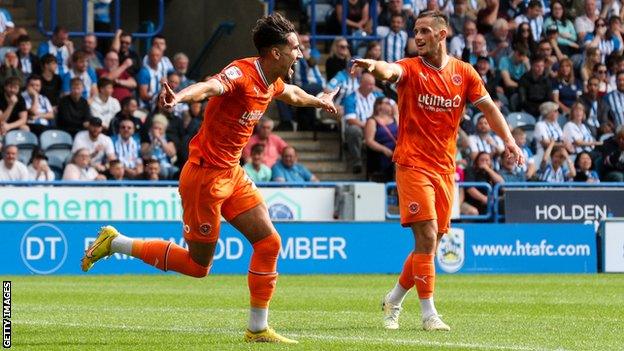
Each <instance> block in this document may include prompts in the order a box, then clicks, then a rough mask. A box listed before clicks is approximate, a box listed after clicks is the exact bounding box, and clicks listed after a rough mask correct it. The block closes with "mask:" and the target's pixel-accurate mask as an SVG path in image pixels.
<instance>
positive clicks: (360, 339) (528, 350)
mask: <svg viewBox="0 0 624 351" xmlns="http://www.w3.org/2000/svg"><path fill="white" fill-rule="evenodd" d="M13 323H15V324H17V325H19V324H23V325H39V326H42V325H43V326H58V327H72V328H85V329H93V328H100V329H107V330H110V329H118V330H130V331H153V332H179V333H192V334H221V335H229V336H240V335H242V332H241V331H238V330H237V331H235V330H231V329H225V328H202V327H154V326H143V325H124V324H119V325H115V324H110V325H109V324H87V323H66V322H61V323H58V322H52V321H38V320H21V319H16V320H14V321H13ZM287 335H288V336H289V337H294V338H303V339H314V340H325V341H342V342H355V343H373V344H386V345H387V344H401V345H412V346H438V347H450V348H457V349H465V348H472V349H480V350H506V351H565V350H564V349H562V348H558V349H545V348H533V347H525V346H500V345H488V344H479V343H455V342H439V341H426V340H413V339H396V338H378V337H365V336H338V335H317V334H309V333H301V334H296V333H288V334H287Z"/></svg>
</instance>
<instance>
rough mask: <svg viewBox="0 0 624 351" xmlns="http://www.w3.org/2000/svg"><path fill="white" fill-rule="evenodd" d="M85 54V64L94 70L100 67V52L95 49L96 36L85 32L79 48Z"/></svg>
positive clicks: (101, 58)
mask: <svg viewBox="0 0 624 351" xmlns="http://www.w3.org/2000/svg"><path fill="white" fill-rule="evenodd" d="M80 49H81V50H82V51H84V53H85V54H86V56H87V65H89V67H90V68H91V69H92V70H94V71H97V70H98V69H100V68H102V60H103V57H102V54H100V52H99V51H97V37H96V36H95V35H93V34H87V35H85V36H84V37H82V47H81V48H80Z"/></svg>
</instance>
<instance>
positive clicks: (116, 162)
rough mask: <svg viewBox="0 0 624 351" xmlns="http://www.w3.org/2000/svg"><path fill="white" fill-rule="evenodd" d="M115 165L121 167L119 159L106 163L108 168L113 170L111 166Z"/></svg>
mask: <svg viewBox="0 0 624 351" xmlns="http://www.w3.org/2000/svg"><path fill="white" fill-rule="evenodd" d="M117 165H122V166H123V164H122V163H121V161H120V160H119V159H114V160H110V161H109V162H108V168H113V166H117Z"/></svg>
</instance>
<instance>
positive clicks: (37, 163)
mask: <svg viewBox="0 0 624 351" xmlns="http://www.w3.org/2000/svg"><path fill="white" fill-rule="evenodd" d="M28 174H29V179H31V180H36V181H44V182H49V181H52V180H54V178H55V176H54V172H53V171H52V170H51V169H50V166H48V157H47V156H46V155H45V153H44V152H43V151H41V150H37V151H35V152H33V154H32V156H31V158H30V163H29V164H28Z"/></svg>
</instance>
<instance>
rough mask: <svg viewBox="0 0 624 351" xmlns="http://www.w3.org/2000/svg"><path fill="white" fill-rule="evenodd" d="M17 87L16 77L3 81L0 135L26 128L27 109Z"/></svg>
mask: <svg viewBox="0 0 624 351" xmlns="http://www.w3.org/2000/svg"><path fill="white" fill-rule="evenodd" d="M19 89H20V80H19V78H17V77H11V78H9V79H7V80H6V81H5V82H4V92H3V93H0V135H5V134H6V133H7V132H8V131H10V130H13V129H22V130H28V126H27V125H26V121H27V120H28V111H27V110H26V103H25V102H24V98H23V97H22V96H21V95H19Z"/></svg>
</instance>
